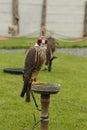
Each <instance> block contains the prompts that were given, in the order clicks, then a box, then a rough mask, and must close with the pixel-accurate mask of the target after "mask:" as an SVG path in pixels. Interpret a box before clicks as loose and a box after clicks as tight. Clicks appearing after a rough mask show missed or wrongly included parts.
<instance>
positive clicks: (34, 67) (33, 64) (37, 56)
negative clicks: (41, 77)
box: [20, 43, 46, 102]
mask: <svg viewBox="0 0 87 130" xmlns="http://www.w3.org/2000/svg"><path fill="white" fill-rule="evenodd" d="M45 59H46V46H45V44H44V45H43V46H42V45H41V43H39V45H38V44H37V45H36V46H34V47H32V48H30V49H29V51H28V52H27V55H26V58H25V64H24V74H23V81H24V85H23V89H22V92H21V95H20V96H21V97H24V95H25V93H26V101H27V102H29V101H30V90H31V84H32V82H33V81H36V78H37V75H38V73H39V71H40V69H41V67H42V65H43V63H44V61H45Z"/></svg>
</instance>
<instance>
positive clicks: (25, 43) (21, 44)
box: [0, 38, 87, 49]
mask: <svg viewBox="0 0 87 130" xmlns="http://www.w3.org/2000/svg"><path fill="white" fill-rule="evenodd" d="M55 41H56V47H58V48H78V47H79V48H83V47H87V41H81V42H61V41H59V40H55ZM35 42H36V38H10V39H9V40H6V41H0V49H22V48H29V47H30V46H32V45H34V43H35Z"/></svg>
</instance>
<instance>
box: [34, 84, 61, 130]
mask: <svg viewBox="0 0 87 130" xmlns="http://www.w3.org/2000/svg"><path fill="white" fill-rule="evenodd" d="M32 91H34V92H36V93H38V94H40V95H41V99H40V100H41V130H48V123H49V112H48V109H49V103H50V95H51V94H56V93H58V92H59V91H60V85H44V84H42V85H33V86H32Z"/></svg>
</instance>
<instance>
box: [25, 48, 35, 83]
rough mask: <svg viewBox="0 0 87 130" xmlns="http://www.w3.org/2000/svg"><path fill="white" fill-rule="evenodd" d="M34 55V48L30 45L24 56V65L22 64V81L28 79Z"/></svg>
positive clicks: (32, 67) (32, 68)
mask: <svg viewBox="0 0 87 130" xmlns="http://www.w3.org/2000/svg"><path fill="white" fill-rule="evenodd" d="M35 56H36V49H35V48H34V47H32V48H31V49H30V50H29V52H28V53H27V56H26V58H25V65H24V75H23V79H24V81H26V80H29V79H30V78H31V75H32V72H33V70H34V67H35Z"/></svg>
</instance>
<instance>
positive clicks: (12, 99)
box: [0, 53, 87, 130]
mask: <svg viewBox="0 0 87 130" xmlns="http://www.w3.org/2000/svg"><path fill="white" fill-rule="evenodd" d="M55 55H56V56H57V57H58V59H56V60H54V62H53V69H52V72H51V73H49V72H45V71H42V70H41V71H40V73H39V76H38V81H41V82H48V83H59V84H61V91H60V92H59V93H58V94H56V95H51V101H50V105H49V117H50V120H49V130H55V128H56V130H87V58H83V57H79V56H73V55H65V54H59V53H56V54H55ZM24 59H25V54H24V53H15V54H13V53H9V54H8V53H6V54H0V130H31V128H32V126H33V124H34V119H33V114H34V113H35V114H36V118H37V120H39V118H40V113H39V112H38V111H37V110H36V108H35V106H34V103H33V101H32V99H31V103H29V104H27V103H25V99H24V98H23V99H22V98H20V96H19V95H20V92H21V89H22V86H23V81H22V75H12V74H7V73H3V68H6V67H8V68H9V67H12V68H16V67H18V68H22V67H23V64H24ZM43 68H44V66H43ZM35 97H36V99H37V102H38V104H39V106H40V96H39V95H38V94H35ZM36 130H40V124H39V126H38V127H37V128H36Z"/></svg>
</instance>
